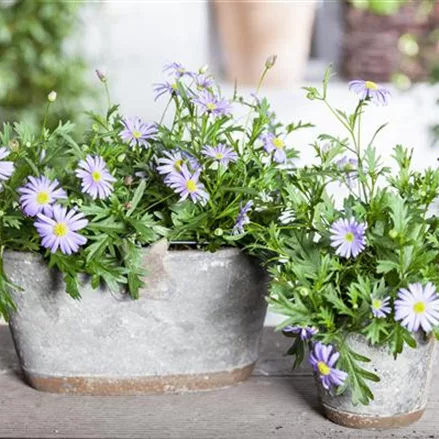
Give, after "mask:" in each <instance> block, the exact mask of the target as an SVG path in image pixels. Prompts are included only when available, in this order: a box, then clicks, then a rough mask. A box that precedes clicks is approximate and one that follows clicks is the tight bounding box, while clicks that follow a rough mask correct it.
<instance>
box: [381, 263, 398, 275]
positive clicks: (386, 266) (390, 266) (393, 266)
mask: <svg viewBox="0 0 439 439" xmlns="http://www.w3.org/2000/svg"><path fill="white" fill-rule="evenodd" d="M399 268H400V267H399V264H398V263H396V262H393V261H389V260H378V261H377V268H376V271H377V273H379V274H381V273H384V274H386V273H389V272H390V271H392V270H396V271H398V270H399Z"/></svg>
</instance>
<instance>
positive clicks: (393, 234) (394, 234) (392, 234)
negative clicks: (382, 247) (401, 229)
mask: <svg viewBox="0 0 439 439" xmlns="http://www.w3.org/2000/svg"><path fill="white" fill-rule="evenodd" d="M389 236H390V237H391V238H392V239H395V238H396V237H397V236H398V232H397V231H396V230H395V229H392V230H391V231H390V232H389Z"/></svg>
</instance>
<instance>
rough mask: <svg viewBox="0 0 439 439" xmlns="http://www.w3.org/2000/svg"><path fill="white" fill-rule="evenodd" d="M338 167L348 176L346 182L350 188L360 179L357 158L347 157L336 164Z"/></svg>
mask: <svg viewBox="0 0 439 439" xmlns="http://www.w3.org/2000/svg"><path fill="white" fill-rule="evenodd" d="M336 165H337V167H338V169H340V171H342V172H344V173H345V174H346V180H347V183H348V185H349V186H351V185H352V183H353V181H354V180H355V179H356V178H357V177H358V170H357V169H358V160H357V159H356V158H353V157H350V158H348V157H347V156H344V157H342V158H341V159H340V160H338V161H337V162H336Z"/></svg>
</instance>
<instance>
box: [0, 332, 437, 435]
mask: <svg viewBox="0 0 439 439" xmlns="http://www.w3.org/2000/svg"><path fill="white" fill-rule="evenodd" d="M0 346H1V349H0V370H1V371H2V372H0V437H2V438H3V437H5V438H6V437H7V438H11V437H14V438H42V437H44V438H153V439H168V438H169V439H170V438H176V439H177V438H178V439H210V438H212V439H213V438H236V439H259V438H261V439H262V438H285V439H286V438H288V439H295V438H299V439H307V438H310V439H313V438H334V439H338V438H350V439H363V438H384V439H391V438H394V439H396V438H398V439H399V438H402V439H405V438H407V439H408V438H410V439H424V438H425V439H432V438H439V380H438V379H436V380H434V383H433V387H432V391H431V397H430V403H429V406H428V409H427V411H426V413H425V415H424V417H423V419H422V420H421V421H420V422H418V423H417V424H415V425H413V426H411V427H408V428H405V429H401V430H387V431H382V432H377V431H357V430H349V429H346V428H343V427H339V426H337V425H335V424H333V423H331V422H329V421H327V420H326V419H325V418H324V417H323V415H322V414H321V411H320V407H319V404H318V400H317V397H316V393H315V388H314V384H313V382H312V377H311V376H310V375H309V370H306V369H305V370H302V371H300V372H299V373H298V374H293V375H292V374H291V371H290V367H289V363H290V362H289V360H288V359H286V358H283V357H282V356H281V353H282V352H284V351H285V350H286V348H287V346H288V340H286V339H284V338H283V337H282V336H281V335H280V334H273V333H272V331H271V329H267V330H266V333H265V337H264V343H263V349H262V355H261V360H260V362H259V364H258V366H257V368H256V369H255V374H254V376H252V377H251V378H250V379H249V380H248V381H247V382H245V383H243V384H240V385H238V386H235V387H232V388H229V389H224V390H219V391H214V392H201V393H191V394H186V395H149V396H137V397H105V398H101V397H78V396H65V395H50V394H44V393H40V392H37V391H35V390H33V389H31V388H30V387H28V386H26V385H25V384H24V383H23V382H22V380H21V377H20V375H19V372H18V369H17V363H16V361H15V359H14V355H13V354H14V353H13V348H12V344H11V341H10V337H9V334H8V332H7V330H6V329H5V328H0Z"/></svg>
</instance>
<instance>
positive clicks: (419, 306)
mask: <svg viewBox="0 0 439 439" xmlns="http://www.w3.org/2000/svg"><path fill="white" fill-rule="evenodd" d="M413 311H414V312H415V313H416V314H422V313H424V312H425V303H424V302H416V303H415V304H414V305H413Z"/></svg>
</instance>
